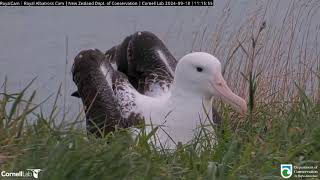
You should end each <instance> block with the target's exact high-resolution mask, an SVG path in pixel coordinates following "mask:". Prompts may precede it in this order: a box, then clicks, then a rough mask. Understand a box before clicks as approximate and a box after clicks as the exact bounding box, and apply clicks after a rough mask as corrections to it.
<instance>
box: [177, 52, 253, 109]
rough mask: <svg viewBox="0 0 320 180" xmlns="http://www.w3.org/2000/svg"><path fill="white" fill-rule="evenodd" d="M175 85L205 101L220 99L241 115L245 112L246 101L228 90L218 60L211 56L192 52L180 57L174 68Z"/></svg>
mask: <svg viewBox="0 0 320 180" xmlns="http://www.w3.org/2000/svg"><path fill="white" fill-rule="evenodd" d="M175 84H176V86H179V87H180V89H181V90H182V91H184V92H188V93H191V94H194V95H199V96H202V97H204V98H206V99H211V97H212V96H215V97H221V99H222V100H223V101H224V102H226V103H228V104H230V105H231V106H232V107H233V108H234V109H235V110H237V111H238V112H240V113H242V114H244V113H245V112H246V111H247V104H246V101H245V100H244V99H242V98H241V97H239V96H237V95H236V94H234V93H233V92H232V91H231V90H230V88H229V87H228V85H227V83H226V81H225V80H224V78H223V76H222V74H221V64H220V62H219V60H218V59H217V58H216V57H214V56H212V55H211V54H208V53H204V52H194V53H190V54H187V55H185V56H184V57H182V58H181V59H180V61H179V62H178V65H177V67H176V71H175Z"/></svg>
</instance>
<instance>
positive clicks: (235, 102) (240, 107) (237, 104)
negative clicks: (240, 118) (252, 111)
mask: <svg viewBox="0 0 320 180" xmlns="http://www.w3.org/2000/svg"><path fill="white" fill-rule="evenodd" d="M210 84H211V86H212V87H213V89H214V94H215V95H216V96H219V97H221V99H222V100H223V101H224V102H226V103H228V104H230V105H231V106H232V107H233V108H234V109H235V110H237V111H238V112H239V113H241V114H242V115H244V114H245V113H246V112H247V103H246V101H245V100H244V99H242V98H241V97H239V96H237V95H236V94H234V93H233V92H232V91H231V89H230V88H229V87H228V85H227V83H226V81H225V80H224V78H223V77H222V75H221V74H219V75H218V76H216V77H215V80H214V82H210Z"/></svg>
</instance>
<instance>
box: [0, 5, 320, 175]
mask: <svg viewBox="0 0 320 180" xmlns="http://www.w3.org/2000/svg"><path fill="white" fill-rule="evenodd" d="M316 3H317V2H316V1H304V2H302V1H292V3H291V4H290V6H289V7H288V9H287V12H286V14H285V15H284V16H283V19H281V18H280V19H281V20H280V21H281V25H280V27H279V26H272V24H271V23H269V22H268V21H267V20H266V19H267V18H266V17H273V16H271V15H270V14H269V15H268V13H270V12H271V11H269V9H270V7H273V6H274V4H271V3H269V2H268V3H266V4H265V5H264V6H263V8H260V9H259V10H258V11H255V13H254V14H253V15H252V16H250V17H248V21H246V22H244V24H243V25H241V27H240V28H239V29H238V30H237V31H236V32H234V33H226V34H225V33H223V32H225V31H227V30H226V29H225V28H226V27H225V25H226V24H227V22H228V17H229V16H230V13H231V12H230V11H224V13H223V14H222V16H221V23H220V26H218V27H217V28H216V29H215V30H214V32H213V33H212V34H210V35H209V36H210V38H211V39H210V38H209V37H208V39H210V42H208V43H211V44H206V42H203V41H202V40H199V39H201V38H197V37H198V36H197V37H195V43H194V44H197V43H198V42H199V41H200V42H201V43H203V44H204V45H203V47H210V49H202V50H203V51H204V50H205V51H208V52H211V53H212V54H215V55H216V56H217V57H218V58H219V59H220V60H221V61H222V62H223V64H224V70H223V73H224V76H225V77H226V79H227V81H228V83H229V85H230V86H231V87H232V89H235V91H236V92H237V93H238V94H240V96H242V97H246V98H247V100H248V106H249V112H248V114H247V115H246V116H244V117H242V116H239V115H238V114H237V113H234V112H233V111H232V110H231V109H230V108H229V107H228V106H226V105H224V104H222V103H221V102H219V101H216V102H215V104H216V106H217V107H219V108H218V109H219V112H220V113H221V115H222V118H223V120H224V121H223V125H222V127H221V129H218V130H217V131H216V135H213V134H210V133H209V134H208V133H203V134H204V135H203V136H201V138H198V139H196V140H195V141H194V142H193V143H190V144H187V145H182V146H180V147H179V148H178V149H177V150H175V151H173V152H168V151H163V150H159V149H156V148H155V147H153V146H150V145H149V144H148V139H150V138H152V134H145V133H142V134H140V135H138V136H137V138H136V139H133V138H131V136H130V135H129V133H128V132H127V130H121V129H120V130H117V131H116V132H114V133H110V134H108V135H107V136H105V137H103V138H101V139H97V138H94V137H91V136H88V135H87V134H86V132H84V131H83V130H79V129H78V128H76V127H77V124H78V123H79V119H81V117H80V116H81V115H79V117H78V118H76V119H73V120H69V121H68V122H72V123H69V124H66V123H63V124H62V123H61V124H56V122H57V121H58V118H59V116H58V113H59V111H58V106H59V105H58V104H57V99H58V95H57V96H56V98H55V101H54V104H53V106H52V111H51V112H50V113H48V114H45V113H43V112H42V111H41V108H39V107H40V105H41V104H42V103H47V101H46V100H44V102H41V103H34V102H33V101H34V97H35V96H36V92H35V91H34V92H31V93H30V84H31V83H32V82H31V83H30V84H29V85H27V86H26V88H25V89H23V90H22V91H21V92H17V93H12V92H11V91H9V90H8V89H7V85H6V84H7V80H6V79H5V80H4V83H3V84H2V86H1V90H0V169H1V171H2V170H5V171H7V172H16V171H19V170H25V169H27V168H41V169H43V170H44V171H43V172H40V175H39V176H40V179H46V180H47V179H48V180H49V179H53V180H57V179H86V180H89V179H281V176H280V164H282V163H291V164H294V165H296V166H303V165H320V141H319V140H320V94H319V93H320V83H319V82H320V70H319V68H320V59H319V57H320V54H319V53H320V51H319V47H318V46H319V45H318V41H319V39H318V34H319V30H320V29H319V27H318V26H319V25H318V26H317V27H316V28H313V24H312V23H311V22H312V16H313V14H314V13H315V11H316V10H317V9H319V8H315V7H319V4H316ZM227 4H228V3H227ZM226 8H227V7H226ZM269 21H271V20H269ZM271 22H272V21H271ZM301 27H306V28H301ZM299 28H300V29H299ZM312 31H315V33H314V32H313V33H311V32H312ZM199 34H200V33H199ZM199 37H200V35H199ZM221 39H224V40H226V42H223V41H222V40H221ZM194 49H196V50H200V49H201V47H200V49H197V47H196V46H195V47H194ZM60 89H61V88H59V92H60ZM28 91H29V95H28V93H27V92H28ZM59 92H58V93H57V94H59ZM203 131H204V130H203ZM213 138H217V141H218V143H217V144H212V143H210V142H211V141H210V140H212V139H213ZM318 171H319V169H318ZM319 176H320V175H319ZM8 179H10V178H8ZM26 179H27V178H26Z"/></svg>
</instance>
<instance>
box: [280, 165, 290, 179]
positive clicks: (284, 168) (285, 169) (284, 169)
mask: <svg viewBox="0 0 320 180" xmlns="http://www.w3.org/2000/svg"><path fill="white" fill-rule="evenodd" d="M280 173H281V176H282V177H283V178H285V179H288V178H290V177H291V176H292V174H293V167H292V164H281V168H280Z"/></svg>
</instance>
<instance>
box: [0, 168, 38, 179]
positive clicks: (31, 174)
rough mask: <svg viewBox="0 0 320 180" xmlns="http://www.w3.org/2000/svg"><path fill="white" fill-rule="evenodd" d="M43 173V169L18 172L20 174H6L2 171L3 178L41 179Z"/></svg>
mask: <svg viewBox="0 0 320 180" xmlns="http://www.w3.org/2000/svg"><path fill="white" fill-rule="evenodd" d="M41 171H43V170H42V169H27V171H18V172H6V171H1V176H2V177H29V178H30V177H34V178H35V179H38V178H39V172H41Z"/></svg>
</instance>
